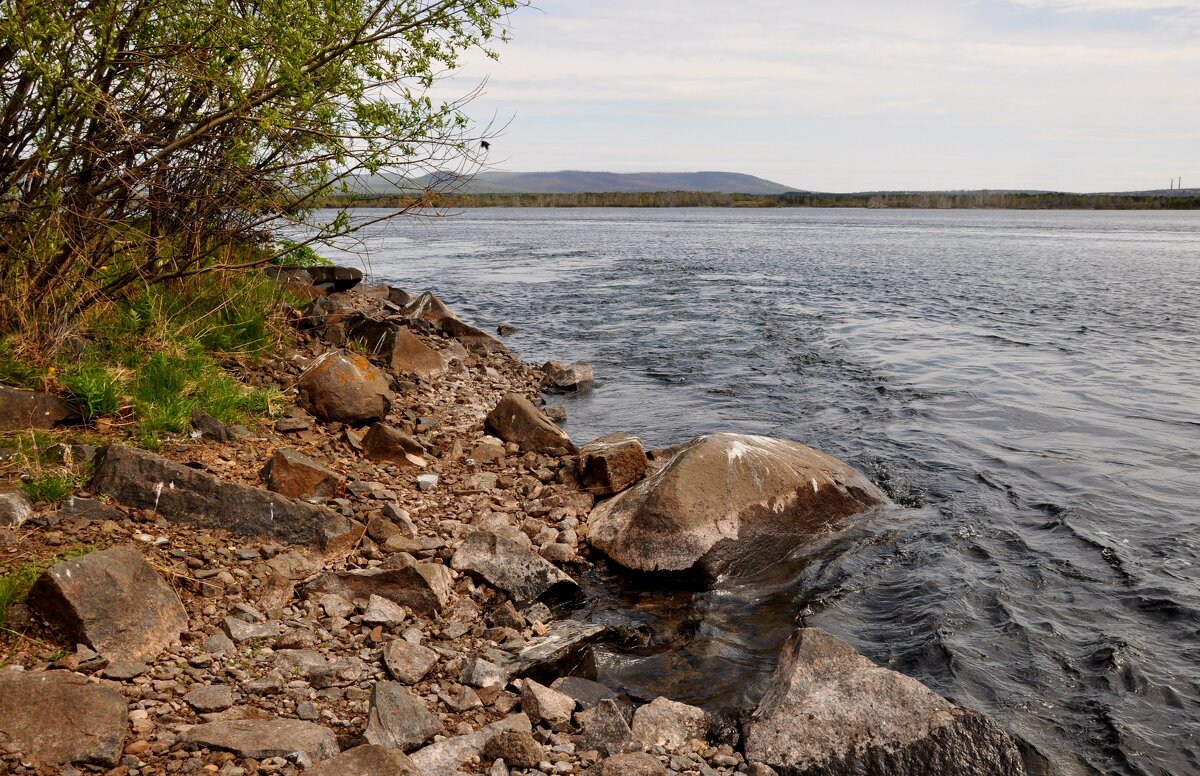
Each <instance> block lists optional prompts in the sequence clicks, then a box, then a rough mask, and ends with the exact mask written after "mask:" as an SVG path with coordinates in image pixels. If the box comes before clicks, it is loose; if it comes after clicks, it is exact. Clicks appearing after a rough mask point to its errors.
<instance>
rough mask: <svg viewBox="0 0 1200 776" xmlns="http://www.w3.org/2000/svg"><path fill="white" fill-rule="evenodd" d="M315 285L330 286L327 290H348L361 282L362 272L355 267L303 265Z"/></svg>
mask: <svg viewBox="0 0 1200 776" xmlns="http://www.w3.org/2000/svg"><path fill="white" fill-rule="evenodd" d="M305 269H307V270H308V274H309V275H310V276H312V282H313V285H315V286H318V287H320V286H326V285H327V286H330V288H329V289H328V290H330V291H334V292H339V291H349V290H350V289H352V288H354V287H355V286H357V285H358V284H359V283H361V282H362V279H363V273H362V270H361V269H357V268H355V267H336V266H335V267H305Z"/></svg>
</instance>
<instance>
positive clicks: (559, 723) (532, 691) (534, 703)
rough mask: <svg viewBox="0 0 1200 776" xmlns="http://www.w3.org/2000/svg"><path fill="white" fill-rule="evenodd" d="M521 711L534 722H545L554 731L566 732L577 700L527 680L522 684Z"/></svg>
mask: <svg viewBox="0 0 1200 776" xmlns="http://www.w3.org/2000/svg"><path fill="white" fill-rule="evenodd" d="M521 711H523V712H525V713H526V714H528V715H529V718H530V719H531V720H533V721H534V722H543V723H545V724H546V725H548V726H549V727H551V728H553V729H554V730H566V729H568V728H569V727H570V726H571V716H572V715H573V714H574V713H575V699H574V698H572V697H571V696H569V695H565V694H563V693H561V692H559V691H558V690H554V689H551V688H549V687H546V686H545V685H542V684H538V683H537V682H535V681H533V680H532V679H526V680H525V681H524V682H523V683H522V684H521Z"/></svg>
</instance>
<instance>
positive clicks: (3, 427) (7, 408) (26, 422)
mask: <svg viewBox="0 0 1200 776" xmlns="http://www.w3.org/2000/svg"><path fill="white" fill-rule="evenodd" d="M80 420H82V417H81V416H80V414H79V410H77V409H75V408H74V407H72V406H71V405H70V404H67V403H66V402H65V401H62V400H61V399H56V398H54V397H53V396H50V395H48V394H44V393H38V392H37V391H22V390H19V389H17V388H9V387H8V386H5V385H0V432H5V431H22V430H24V429H27V428H44V429H50V428H54V427H55V426H57V425H59V424H61V423H77V422H79V421H80Z"/></svg>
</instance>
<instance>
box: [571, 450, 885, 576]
mask: <svg viewBox="0 0 1200 776" xmlns="http://www.w3.org/2000/svg"><path fill="white" fill-rule="evenodd" d="M889 503H891V502H890V501H889V500H888V498H887V496H885V495H884V494H883V492H882V491H880V490H879V489H878V488H877V487H875V486H874V485H873V484H872V483H871V481H870V480H868V479H867V478H866V477H865V476H863V475H862V474H860V473H859V472H857V471H855V470H854V469H852V468H850V467H849V466H847V465H846V464H844V463H842V462H841V461H839V460H837V459H836V458H833V457H831V456H828V455H825V454H824V453H820V452H817V451H816V450H813V449H812V448H809V447H805V446H804V445H801V444H799V443H797V442H789V441H786V440H781V439H771V438H769V437H759V436H747V435H743V434H712V435H709V436H704V437H700V438H699V439H696V440H694V441H693V442H691V443H689V444H687V445H685V446H684V447H683V448H682V449H681V450H680V451H679V452H677V453H676V454H675V455H674V456H672V457H671V458H670V460H668V461H667V462H666V464H664V465H663V467H662V468H661V469H659V470H658V471H657V472H655V473H654V474H652V475H650V476H649V477H647V478H646V479H645V480H642V482H641V483H640V484H638V485H637V486H635V487H633V488H630V489H629V490H626V491H625V492H623V493H621V494H620V495H618V496H615V497H614V498H612V499H610V500H608V501H606V502H603V503H601V504H600V505H598V506H597V507H596V508H595V509H594V510H592V514H591V516H590V517H589V518H588V541H589V542H591V544H592V546H593V547H595V548H596V549H598V550H600V551H601V552H603V553H604V554H605V555H607V556H608V557H610V558H612V559H613V560H615V561H616V562H617V563H619V564H621V565H622V566H625V567H626V568H631V569H635V570H638V571H685V570H688V569H693V568H696V569H698V570H699V571H701V572H703V573H704V574H706V575H707V576H709V577H710V578H712V577H716V576H717V575H719V574H722V573H726V572H730V571H731V569H732V570H735V571H736V569H737V567H738V565H743V566H745V567H746V568H747V570H750V571H753V570H757V569H759V568H761V567H762V566H763V565H764V564H767V563H770V562H772V561H774V560H776V559H778V558H779V557H782V555H783V554H785V553H787V552H788V551H789V550H790V549H791V548H792V547H794V546H795V545H796V544H797V543H798V542H800V541H802V540H804V539H806V538H808V537H811V536H813V535H815V534H819V533H823V532H826V531H829V530H830V529H831V528H832V527H833V526H834V525H835V524H836V523H837V522H838V521H839V520H842V519H843V518H846V517H849V516H851V515H856V514H860V513H862V512H866V511H867V510H869V509H872V508H874V507H877V506H880V505H883V504H889Z"/></svg>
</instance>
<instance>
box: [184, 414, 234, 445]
mask: <svg viewBox="0 0 1200 776" xmlns="http://www.w3.org/2000/svg"><path fill="white" fill-rule="evenodd" d="M191 423H192V429H194V430H195V432H196V433H197V434H199V435H200V436H201V437H202V438H203V439H207V440H209V441H210V442H232V441H233V440H234V438H235V437H234V435H233V431H231V430H230V429H229V426H226V425H225V424H224V423H222V422H221V421H219V420H217V419H216V418H214V417H213V416H212V415H209V414H208V413H207V412H205V411H204V410H202V409H200V408H199V407H197V408H196V409H194V410H192V417H191Z"/></svg>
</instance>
